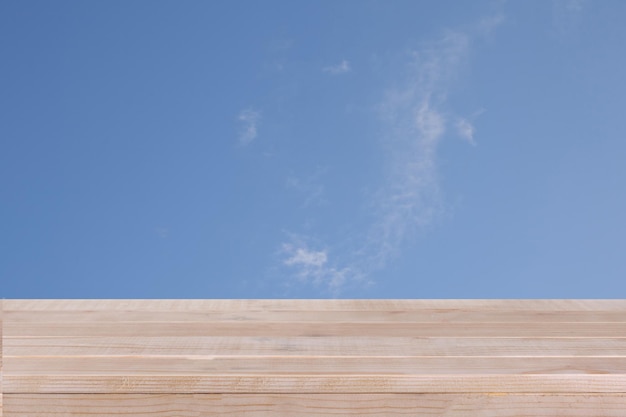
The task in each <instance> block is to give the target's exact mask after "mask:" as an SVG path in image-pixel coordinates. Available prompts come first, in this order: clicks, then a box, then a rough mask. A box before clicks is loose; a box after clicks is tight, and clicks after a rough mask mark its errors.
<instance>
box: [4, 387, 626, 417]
mask: <svg viewBox="0 0 626 417" xmlns="http://www.w3.org/2000/svg"><path fill="white" fill-rule="evenodd" d="M5 402H6V410H7V413H8V414H9V415H10V416H11V417H52V416H68V415H77V416H78V415H81V416H84V415H89V416H90V417H110V416H128V415H141V416H144V417H200V416H209V417H210V416H220V417H221V416H243V415H245V416H247V417H273V416H275V417H278V416H280V417H283V416H290V417H300V416H301V417H315V416H320V417H321V416H328V415H338V414H340V415H352V416H380V417H384V416H415V417H444V416H445V417H467V416H481V417H519V416H525V417H550V416H553V417H557V416H558V417H562V416H567V417H589V416H595V417H623V416H624V410H626V396H625V395H621V394H620V395H609V394H602V395H550V394H532V395H506V394H501V393H493V394H485V395H469V394H434V395H433V394H417V395H410V394H409V395H407V394H386V395H385V394H340V395H332V394H331V395H328V394H296V395H278V394H265V395H258V394H234V395H233V394H231V395H211V394H204V395H202V394H196V395H167V394H165V395H150V394H137V395H119V394H108V395H68V394H49V395H41V394H10V395H7V396H6V401H5Z"/></svg>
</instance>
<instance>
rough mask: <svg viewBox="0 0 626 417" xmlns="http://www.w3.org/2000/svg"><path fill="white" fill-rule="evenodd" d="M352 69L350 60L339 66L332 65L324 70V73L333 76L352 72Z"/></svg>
mask: <svg viewBox="0 0 626 417" xmlns="http://www.w3.org/2000/svg"><path fill="white" fill-rule="evenodd" d="M351 70H352V68H351V67H350V62H349V61H348V60H345V59H344V60H343V61H341V62H340V63H339V64H337V65H331V66H328V67H324V68H322V71H324V72H327V73H329V74H332V75H339V74H345V73H347V72H350V71H351Z"/></svg>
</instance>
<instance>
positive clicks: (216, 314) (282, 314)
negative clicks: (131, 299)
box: [4, 308, 626, 324]
mask: <svg viewBox="0 0 626 417" xmlns="http://www.w3.org/2000/svg"><path fill="white" fill-rule="evenodd" d="M4 314H5V320H6V321H7V322H9V323H16V324H22V323H29V322H39V323H76V322H78V323H80V322H83V323H97V322H117V321H126V322H128V321H137V322H161V323H165V322H176V323H180V322H203V321H210V322H219V321H223V322H242V321H246V322H254V323H261V322H286V323H288V322H316V321H317V322H325V323H335V322H351V323H363V322H365V323H371V322H382V323H446V324H447V323H481V322H494V321H497V322H500V323H525V322H535V321H537V322H556V323H564V322H565V323H568V322H569V323H608V322H615V323H624V322H626V314H624V311H592V312H589V311H552V310H523V311H520V310H511V311H505V310H503V311H499V312H498V313H497V315H496V314H494V312H493V311H488V310H481V309H476V310H474V309H471V308H463V309H413V310H374V311H359V310H340V311H325V310H250V311H243V310H240V311H211V310H202V309H199V310H187V311H167V310H156V309H155V310H132V309H115V310H112V309H111V310H103V309H91V310H89V309H72V310H51V311H48V310H45V309H42V310H31V309H29V310H8V311H5V313H4Z"/></svg>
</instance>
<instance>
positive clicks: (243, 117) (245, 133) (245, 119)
mask: <svg viewBox="0 0 626 417" xmlns="http://www.w3.org/2000/svg"><path fill="white" fill-rule="evenodd" d="M237 120H239V122H240V123H241V126H240V130H239V144H240V145H242V146H246V145H249V144H250V143H251V142H252V141H253V140H254V139H256V137H257V125H258V123H259V121H260V120H261V112H259V111H256V110H253V109H245V110H242V111H241V113H239V116H238V117H237Z"/></svg>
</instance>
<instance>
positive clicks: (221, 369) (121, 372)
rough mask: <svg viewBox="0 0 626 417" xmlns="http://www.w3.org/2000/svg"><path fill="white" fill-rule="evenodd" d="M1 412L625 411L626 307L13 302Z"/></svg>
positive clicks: (7, 308)
mask: <svg viewBox="0 0 626 417" xmlns="http://www.w3.org/2000/svg"><path fill="white" fill-rule="evenodd" d="M0 352H1V354H0V387H1V390H0V416H1V415H2V412H4V415H5V416H62V415H68V416H70V415H71V416H74V415H76V416H78V415H90V416H100V415H102V416H104V415H108V416H110V415H115V416H122V415H124V416H126V415H128V416H131V415H143V416H144V417H161V416H200V415H202V416H205V415H208V416H211V415H215V416H217V415H234V416H236V415H245V416H279V415H280V416H282V415H290V416H299V415H301V416H316V415H320V416H321V415H337V414H340V415H355V416H356V415H370V416H373V415H376V416H387V415H389V416H395V415H398V416H401V415H407V416H408V415H411V416H470V415H471V416H557V415H558V416H562V415H567V416H626V300H3V301H1V300H0Z"/></svg>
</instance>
